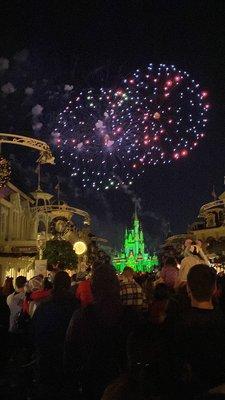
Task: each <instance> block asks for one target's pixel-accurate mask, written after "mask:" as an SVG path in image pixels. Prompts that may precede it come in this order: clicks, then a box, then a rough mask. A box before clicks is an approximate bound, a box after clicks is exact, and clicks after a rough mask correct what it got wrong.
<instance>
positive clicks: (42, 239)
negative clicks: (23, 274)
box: [36, 232, 46, 260]
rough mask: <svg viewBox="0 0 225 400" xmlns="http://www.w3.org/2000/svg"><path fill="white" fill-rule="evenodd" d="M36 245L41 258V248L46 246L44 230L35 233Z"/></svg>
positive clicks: (40, 258)
mask: <svg viewBox="0 0 225 400" xmlns="http://www.w3.org/2000/svg"><path fill="white" fill-rule="evenodd" d="M36 245H37V249H38V258H39V260H42V259H43V250H44V249H45V247H46V232H40V233H38V234H37V240H36Z"/></svg>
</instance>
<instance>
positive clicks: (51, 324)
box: [32, 291, 78, 384]
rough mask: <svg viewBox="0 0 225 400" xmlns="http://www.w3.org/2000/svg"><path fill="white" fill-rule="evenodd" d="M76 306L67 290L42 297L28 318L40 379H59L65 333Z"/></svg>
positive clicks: (61, 369) (61, 371) (55, 380)
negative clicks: (59, 294) (31, 326)
mask: <svg viewBox="0 0 225 400" xmlns="http://www.w3.org/2000/svg"><path fill="white" fill-rule="evenodd" d="M77 307H78V302H77V300H76V298H75V296H73V295H72V294H71V293H70V291H68V293H66V294H65V295H64V296H60V297H56V296H51V297H50V298H48V299H46V300H45V301H43V302H42V303H41V304H40V305H39V307H38V308H37V309H36V311H35V313H34V316H33V321H32V322H33V328H34V334H35V345H36V349H37V353H38V361H39V373H40V380H41V381H42V382H43V381H44V382H48V383H49V382H51V381H54V382H56V383H59V384H60V382H61V379H62V373H63V346H64V339H65V334H66V330H67V328H68V325H69V322H70V319H71V317H72V315H73V312H74V310H75V309H76V308H77ZM59 380H60V381H59Z"/></svg>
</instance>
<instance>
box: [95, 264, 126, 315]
mask: <svg viewBox="0 0 225 400" xmlns="http://www.w3.org/2000/svg"><path fill="white" fill-rule="evenodd" d="M91 287H92V293H93V297H94V302H95V304H96V306H97V308H98V310H99V311H100V313H101V314H102V316H103V318H104V320H105V319H107V320H108V322H112V323H113V321H115V320H116V319H117V318H118V316H119V315H120V314H121V310H122V304H121V300H120V286H119V280H118V278H117V275H116V272H115V270H114V268H113V266H112V265H110V264H109V263H108V264H101V265H100V266H99V267H97V268H95V269H94V271H93V275H92V280H91Z"/></svg>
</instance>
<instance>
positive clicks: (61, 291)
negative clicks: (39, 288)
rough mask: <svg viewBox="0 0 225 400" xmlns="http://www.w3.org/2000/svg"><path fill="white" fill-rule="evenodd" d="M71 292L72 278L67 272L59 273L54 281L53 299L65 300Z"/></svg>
mask: <svg viewBox="0 0 225 400" xmlns="http://www.w3.org/2000/svg"><path fill="white" fill-rule="evenodd" d="M69 290H70V276H69V274H68V273H67V272H65V271H58V272H57V273H56V274H55V277H54V280H53V289H52V297H53V298H58V299H61V298H64V297H65V296H68V294H69V293H70V292H69Z"/></svg>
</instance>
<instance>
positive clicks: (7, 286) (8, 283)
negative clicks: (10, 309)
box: [2, 276, 15, 297]
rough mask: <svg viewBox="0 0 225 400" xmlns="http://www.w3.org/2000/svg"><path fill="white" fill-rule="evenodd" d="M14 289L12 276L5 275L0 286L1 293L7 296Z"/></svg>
mask: <svg viewBox="0 0 225 400" xmlns="http://www.w3.org/2000/svg"><path fill="white" fill-rule="evenodd" d="M14 291H15V289H14V286H13V278H10V277H9V276H7V278H6V280H5V282H4V285H3V287H2V294H3V296H5V297H8V296H9V295H10V294H12V293H13V292H14Z"/></svg>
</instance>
